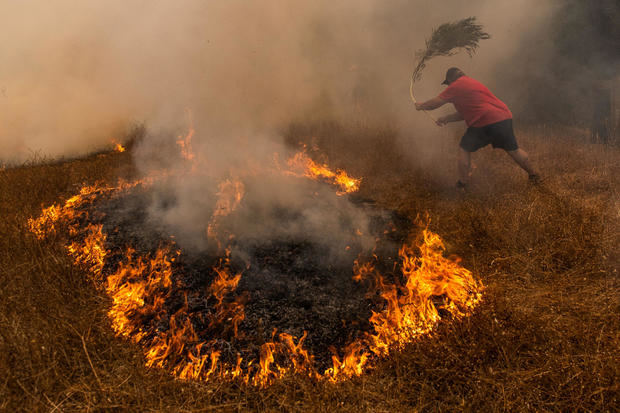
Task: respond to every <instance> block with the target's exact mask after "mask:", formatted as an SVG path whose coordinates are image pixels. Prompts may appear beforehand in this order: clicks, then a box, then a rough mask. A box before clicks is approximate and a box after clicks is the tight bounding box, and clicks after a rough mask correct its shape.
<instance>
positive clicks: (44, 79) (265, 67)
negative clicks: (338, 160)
mask: <svg viewBox="0 0 620 413" xmlns="http://www.w3.org/2000/svg"><path fill="white" fill-rule="evenodd" d="M552 10H553V7H552V6H550V5H540V4H539V2H536V1H534V0H519V1H492V0H474V1H468V2H461V1H457V0H450V1H444V2H440V3H437V2H434V3H431V2H426V1H422V0H419V1H408V0H393V1H390V2H385V1H380V0H345V1H339V2H332V1H328V0H317V1H307V2H290V1H285V0H266V1H260V2H258V1H255V2H249V1H241V0H230V1H223V0H222V1H201V0H183V1H177V2H169V1H153V0H122V1H121V0H110V1H106V2H77V1H71V0H57V1H54V2H48V1H43V0H25V1H21V2H2V3H1V4H0V24H1V25H2V27H3V33H4V47H3V48H2V49H1V50H0V62H1V63H0V89H1V93H0V125H1V128H0V143H1V145H2V148H3V151H2V155H1V159H0V161H2V162H20V161H23V160H25V159H28V158H30V157H32V156H33V154H39V155H42V156H45V157H51V158H55V157H63V156H65V157H67V156H77V155H81V154H85V153H88V152H91V151H94V150H97V149H101V148H104V147H106V145H110V143H111V141H112V140H116V141H118V140H120V139H121V138H122V137H123V136H124V135H125V134H126V133H127V131H128V130H130V129H131V127H132V125H135V124H144V125H146V129H147V133H146V136H145V138H144V139H143V140H142V141H141V143H140V145H139V146H138V147H137V148H136V150H135V161H136V164H137V166H138V168H139V169H140V170H142V171H143V172H144V173H148V171H149V170H151V169H153V168H167V169H174V170H182V169H183V168H185V165H186V163H185V161H184V160H182V159H181V158H179V157H177V156H176V155H173V154H176V153H178V148H177V147H176V143H175V141H176V140H177V139H178V137H179V135H180V136H183V135H184V134H185V133H186V132H187V128H188V127H190V126H191V127H193V128H194V130H195V131H196V132H195V135H193V141H192V148H193V151H194V152H195V154H196V156H197V158H199V159H200V160H201V162H200V164H199V165H200V167H201V168H203V170H202V172H201V174H199V175H197V176H194V177H193V178H192V177H188V176H189V175H188V174H182V176H183V178H182V179H179V180H176V181H175V180H172V181H170V180H169V181H167V182H166V184H165V185H162V187H160V192H158V194H156V195H155V196H154V201H153V204H152V206H151V208H150V210H149V213H150V215H151V217H152V219H153V220H154V221H158V222H162V223H164V224H165V225H169V226H171V227H175V228H177V229H180V232H181V233H183V234H185V236H182V237H181V238H183V240H184V241H183V242H185V244H187V245H192V246H194V247H198V248H201V247H204V245H201V242H202V241H201V237H204V228H205V226H207V225H208V223H209V217H210V216H211V215H212V213H213V211H214V204H215V203H216V201H217V185H218V184H219V183H220V182H222V181H223V180H225V179H229V178H230V177H234V176H236V175H239V172H238V171H243V170H248V169H251V166H252V165H266V164H269V163H272V162H273V154H274V153H279V154H281V156H283V157H286V156H287V155H288V152H287V149H286V148H285V146H284V145H283V143H282V138H281V134H280V132H279V131H281V130H282V129H283V127H285V126H286V125H287V124H288V123H290V122H292V121H301V122H310V121H316V120H321V119H337V120H338V121H341V122H348V121H355V120H356V118H357V117H360V116H362V117H364V119H365V120H366V121H367V122H369V123H370V124H373V123H375V124H389V125H391V126H392V127H394V128H395V129H397V130H399V131H400V135H401V137H402V139H403V141H404V142H408V143H409V145H408V147H407V148H408V149H407V150H409V151H410V153H411V154H412V156H413V154H414V153H416V154H417V155H416V159H417V161H419V162H423V161H426V162H427V163H428V164H430V163H431V160H433V159H435V158H436V157H437V156H439V154H438V153H437V149H436V148H437V145H434V144H433V142H434V141H436V140H437V136H438V134H440V133H444V134H445V133H446V132H439V131H438V129H437V128H436V126H435V125H434V124H433V123H432V122H430V121H429V120H428V119H427V118H426V117H425V116H424V115H423V114H421V113H416V112H415V111H414V110H413V106H412V103H411V102H410V100H409V91H408V85H409V76H410V74H411V70H412V69H413V64H414V61H413V53H414V51H415V50H417V49H420V48H422V47H423V46H424V39H425V37H427V36H428V35H429V34H430V31H431V29H432V28H433V27H437V26H438V25H440V24H442V23H444V22H446V21H453V20H457V19H461V18H464V17H469V16H477V17H478V19H479V21H480V22H481V23H482V24H483V25H484V28H485V30H486V31H488V32H489V33H490V34H491V35H492V39H491V40H488V41H485V42H484V44H482V45H481V47H480V51H479V53H478V54H477V55H476V56H475V57H474V59H469V58H468V57H464V56H454V57H450V58H442V59H437V61H431V63H430V64H429V65H428V66H427V68H426V69H425V72H424V74H423V78H422V81H421V82H419V84H418V85H417V86H416V94H417V96H418V98H419V99H422V100H425V99H428V98H431V97H433V96H436V95H437V94H438V93H439V92H440V91H441V87H440V85H439V84H440V82H441V81H442V80H443V76H444V73H445V70H446V68H447V67H449V66H454V65H457V66H460V67H461V68H462V69H463V70H464V71H465V72H466V73H468V74H470V75H471V76H473V77H475V78H478V79H480V80H481V81H483V83H486V84H487V85H488V86H489V87H490V88H491V90H494V89H495V88H497V89H498V90H502V91H506V90H507V88H506V87H505V86H503V85H501V84H499V83H498V79H500V77H498V76H496V67H497V65H498V64H500V63H501V62H506V61H509V60H510V59H513V58H514V53H515V51H517V50H518V47H519V45H520V43H521V40H522V39H523V38H524V33H527V32H528V30H531V29H533V28H535V27H540V25H541V24H542V23H543V22H544V21H545V19H546V18H548V15H549V13H550V12H551V11H552ZM501 97H502V96H501V95H500V98H501ZM446 110H447V109H446ZM188 113H191V119H188V115H187V114H188ZM434 148H435V149H434ZM263 178H264V176H263ZM244 179H245V181H246V185H247V187H248V188H252V189H251V190H250V191H248V193H247V197H246V201H245V202H246V203H247V204H248V205H251V206H252V207H251V208H249V209H247V210H248V211H267V212H265V214H262V215H258V216H256V215H255V216H249V215H246V216H243V214H242V215H241V216H239V217H238V221H231V222H229V223H228V226H229V229H230V231H238V230H239V228H244V230H245V231H246V234H248V236H256V237H258V236H259V235H260V234H268V235H270V236H272V235H273V236H288V237H291V236H294V235H295V234H304V235H305V236H307V237H312V238H317V239H319V238H321V237H324V234H325V233H326V231H330V232H329V233H330V234H338V233H340V232H342V230H343V227H342V222H344V221H346V222H347V224H346V225H345V226H346V227H347V228H358V229H360V230H361V231H362V232H364V231H365V230H366V229H367V228H368V222H369V217H368V216H367V215H365V214H363V213H360V212H359V211H358V210H356V209H355V208H353V207H352V206H351V205H350V204H348V203H347V202H346V201H344V200H343V199H344V198H338V197H335V196H333V195H328V194H326V193H324V190H318V189H317V188H314V187H308V185H311V184H307V185H301V184H299V182H297V181H295V182H292V181H290V180H287V179H288V178H287V179H285V178H275V177H273V176H271V177H269V178H268V181H267V182H268V184H260V183H259V182H258V181H259V180H258V179H254V178H250V177H248V176H245V177H244ZM257 188H260V190H259V189H257ZM317 193H318V194H320V195H321V196H320V197H318V198H316V197H315V195H313V194H317ZM308 194H310V195H308ZM308 196H310V198H308ZM313 197H314V198H313ZM282 209H287V210H288V211H289V212H290V213H291V215H292V216H295V217H297V218H296V219H294V220H292V219H291V220H288V221H287V222H286V225H277V222H278V220H277V217H273V216H272V215H269V214H272V211H274V210H282ZM320 211H331V212H334V211H335V212H336V213H335V214H332V215H329V214H327V213H321V212H320ZM257 222H259V223H261V224H260V225H258V224H256V223H257ZM268 228H269V229H268ZM274 228H275V229H274ZM276 229H277V231H276ZM273 231H276V232H277V233H273ZM336 238H338V237H336ZM332 241H333V240H332ZM344 242H345V241H344V240H341V239H339V240H337V242H336V243H337V244H339V247H338V248H340V244H342V243H344ZM362 243H363V244H367V243H368V242H367V240H365V241H363V242H362Z"/></svg>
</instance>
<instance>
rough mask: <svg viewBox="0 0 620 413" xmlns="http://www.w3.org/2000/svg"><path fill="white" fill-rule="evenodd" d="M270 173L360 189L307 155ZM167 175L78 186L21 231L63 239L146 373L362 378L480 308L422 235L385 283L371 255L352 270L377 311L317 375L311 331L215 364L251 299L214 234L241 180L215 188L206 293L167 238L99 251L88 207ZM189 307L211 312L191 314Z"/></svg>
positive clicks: (233, 339) (430, 236)
mask: <svg viewBox="0 0 620 413" xmlns="http://www.w3.org/2000/svg"><path fill="white" fill-rule="evenodd" d="M192 134H193V131H191V132H190V134H188V136H187V137H186V139H180V140H179V142H178V143H179V145H180V146H181V149H182V154H183V156H184V157H185V158H186V159H187V161H188V162H190V163H197V162H200V160H199V159H196V158H195V157H194V155H193V154H192V153H191V151H190V149H189V148H190V145H189V143H190V139H191V136H192ZM192 169H193V170H194V171H195V169H196V168H192ZM276 169H277V171H278V173H281V174H286V175H292V176H296V177H299V178H302V177H303V178H304V179H314V180H321V181H324V182H327V183H329V184H331V185H333V186H334V187H335V188H336V191H337V192H338V193H339V194H346V193H352V192H355V191H357V189H358V188H359V183H360V180H357V179H354V178H351V177H349V176H348V175H347V174H346V172H344V171H332V170H331V169H330V168H329V167H328V166H327V165H325V164H318V163H316V162H314V161H313V160H312V159H311V158H310V157H309V156H308V155H307V154H306V153H305V152H300V153H298V154H296V155H295V156H294V157H292V158H291V159H289V161H288V162H287V165H286V167H284V168H283V167H280V166H278V167H277V168H276ZM170 174H174V172H170V171H168V172H166V173H165V174H162V175H160V176H158V177H157V176H152V177H149V178H146V179H143V180H140V181H135V182H120V183H119V185H117V186H114V187H110V186H103V185H94V186H85V187H83V188H82V189H81V190H80V193H79V194H78V195H76V196H74V197H72V198H70V199H68V200H67V201H66V202H65V203H64V205H52V206H50V207H48V208H45V209H44V210H43V212H42V213H41V215H40V216H39V217H37V218H33V219H31V220H29V222H28V225H29V229H30V231H31V232H32V233H34V234H35V236H36V237H37V238H39V239H44V238H45V237H47V236H49V235H50V234H53V233H59V234H63V235H64V236H66V240H67V251H68V253H69V254H70V255H71V257H72V258H73V259H74V261H75V263H76V264H77V265H79V266H80V267H82V268H85V269H87V270H88V272H89V274H90V275H91V277H92V279H93V281H95V283H96V285H97V286H98V287H99V288H101V289H102V290H104V291H105V292H106V293H107V294H108V295H109V296H110V298H111V300H112V303H111V306H110V309H109V311H108V316H109V318H110V320H111V326H112V328H113V330H114V331H115V333H116V334H117V335H118V336H120V337H124V338H126V339H128V340H129V341H131V342H133V343H137V344H139V345H140V346H141V347H142V348H143V351H144V356H145V363H146V365H147V366H149V367H158V368H164V369H167V370H169V371H170V372H171V373H172V374H174V375H175V376H177V377H179V378H183V379H196V380H208V379H213V378H220V379H232V380H240V381H242V382H245V383H247V384H252V385H257V386H266V385H269V384H270V383H272V382H273V381H274V380H276V379H278V378H279V377H282V376H284V375H287V374H290V373H296V374H304V375H308V376H310V377H313V378H316V379H325V380H330V381H334V382H336V381H341V380H345V379H348V378H350V377H353V376H359V375H361V374H362V373H363V371H364V370H365V369H366V368H367V367H368V366H369V365H370V363H369V362H370V361H371V360H372V359H377V358H381V357H386V356H388V355H389V354H390V353H392V352H394V351H398V350H399V349H402V348H403V347H404V346H405V345H407V344H408V343H411V342H412V341H414V340H416V339H417V338H419V337H421V336H424V335H426V334H428V333H430V332H431V331H432V330H433V328H434V327H435V326H436V325H437V323H438V322H439V321H440V320H441V319H442V318H446V317H448V318H451V319H460V318H462V317H464V316H467V315H469V314H471V313H472V311H473V310H474V308H475V307H476V306H477V305H478V304H479V302H480V300H481V297H482V291H483V285H482V283H481V282H480V281H477V280H475V279H474V277H473V275H472V274H471V272H470V271H468V270H467V269H465V268H463V267H462V266H461V265H460V264H459V262H458V260H457V259H455V258H446V257H444V250H445V248H444V246H443V243H442V241H441V239H440V237H439V236H438V235H437V234H435V233H432V232H431V231H429V230H428V229H424V230H423V231H422V234H421V236H418V237H410V238H409V240H407V241H406V242H404V243H403V244H402V246H401V247H400V249H399V250H398V260H397V264H398V265H397V266H396V264H395V268H394V271H393V275H392V276H388V275H386V274H385V273H384V272H383V270H382V269H381V268H380V267H381V266H380V265H379V261H380V258H379V257H377V255H376V254H375V253H374V251H364V253H360V255H359V256H358V258H357V259H356V260H355V261H354V263H353V265H352V272H351V275H350V279H351V281H352V282H354V283H358V284H359V283H363V282H365V283H366V284H367V285H368V286H369V287H368V288H369V291H370V292H371V293H372V294H374V295H375V297H378V299H376V300H375V303H378V304H376V305H375V306H374V308H373V309H372V311H371V315H370V317H369V318H368V320H364V321H365V323H366V324H367V325H368V326H370V328H368V329H366V330H365V331H359V334H356V336H355V337H352V338H351V339H350V341H349V342H348V343H345V344H344V345H342V346H341V347H340V348H338V349H335V350H333V354H332V356H331V365H330V366H329V367H328V368H325V369H321V370H319V369H318V368H317V366H316V363H315V357H314V356H313V355H312V354H310V352H309V351H308V350H307V349H306V347H305V346H304V344H305V341H306V340H307V337H308V334H311V333H312V332H307V331H304V333H303V334H302V335H301V337H299V336H293V335H292V334H289V333H287V332H280V333H278V332H277V331H276V330H273V332H272V333H271V339H270V340H267V341H265V342H262V343H260V344H256V343H254V347H255V349H254V353H253V354H255V355H256V356H255V357H253V358H251V359H250V358H249V357H248V355H247V354H245V355H241V354H239V353H237V354H236V358H235V359H234V360H233V359H231V356H230V355H227V356H224V357H223V351H226V346H228V347H230V345H231V343H233V344H234V343H242V342H243V340H244V338H243V337H242V336H243V334H242V335H241V337H240V332H239V325H240V323H241V322H242V321H243V320H244V318H245V316H246V314H245V311H244V310H245V305H246V303H247V302H248V300H251V299H252V297H248V296H247V294H245V295H244V294H237V291H236V290H237V287H238V286H239V283H240V280H241V279H242V277H243V271H235V270H234V268H233V267H234V265H232V263H231V260H232V257H231V247H230V245H229V244H230V242H231V239H232V237H230V235H229V234H226V235H228V236H227V237H225V236H223V234H219V231H218V229H219V228H218V224H219V222H220V219H221V218H222V217H225V216H228V215H230V214H232V213H233V212H234V211H235V210H236V209H237V208H238V207H239V205H240V203H241V202H242V200H243V191H244V184H243V181H242V180H241V179H238V178H234V179H233V178H230V179H225V180H223V181H222V182H221V183H220V185H219V192H218V194H217V195H218V200H217V202H216V205H215V208H214V212H213V214H212V216H211V219H210V221H209V225H208V227H207V228H206V234H207V236H208V237H209V238H210V239H212V240H214V241H216V243H217V246H218V252H219V258H218V259H217V260H216V261H215V262H213V263H212V265H211V267H210V271H209V282H208V285H207V286H206V288H204V289H203V290H201V291H190V290H188V289H187V288H186V286H187V282H186V281H183V279H182V277H181V276H179V275H178V274H177V273H175V271H178V269H179V268H180V267H179V266H178V265H177V262H178V260H179V258H180V257H181V254H182V251H181V250H180V249H179V248H178V247H177V246H176V244H175V243H174V242H173V241H170V242H167V243H166V244H164V245H160V246H159V247H158V248H157V249H156V250H155V251H154V252H153V253H150V254H142V253H140V252H138V251H137V250H136V249H135V248H132V247H126V248H124V249H123V251H120V250H119V249H118V248H115V249H114V250H112V249H111V248H109V247H110V245H109V243H108V242H107V240H108V238H109V237H110V236H111V235H112V234H110V233H106V232H105V231H103V224H101V223H98V222H97V221H98V220H99V221H101V215H103V214H102V213H101V212H97V211H96V210H95V211H93V210H92V208H90V206H92V205H93V204H94V203H95V201H97V202H100V201H101V200H102V199H113V198H118V197H121V196H124V195H127V194H128V193H131V192H132V191H139V190H144V189H145V188H148V187H150V186H151V185H153V183H154V182H157V181H158V180H160V179H163V178H164V177H165V176H170ZM89 208H90V209H89ZM395 263H396V261H395ZM197 301H200V302H201V303H203V304H201V305H204V306H208V307H209V311H208V312H207V313H204V312H203V313H198V312H196V311H194V308H195V306H196V302H197Z"/></svg>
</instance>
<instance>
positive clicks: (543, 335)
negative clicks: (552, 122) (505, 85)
mask: <svg viewBox="0 0 620 413" xmlns="http://www.w3.org/2000/svg"><path fill="white" fill-rule="evenodd" d="M289 135H290V136H289V138H290V139H293V140H304V139H306V138H309V137H310V136H318V137H319V144H320V146H322V147H325V148H327V152H328V155H329V156H330V158H331V159H332V160H333V161H334V162H336V163H338V164H339V165H340V166H343V167H345V168H346V169H347V170H348V171H350V172H351V174H353V175H356V174H357V175H362V176H364V181H363V184H362V188H361V196H363V197H367V198H372V199H375V200H376V201H377V202H378V203H379V204H380V205H382V206H385V207H387V208H391V209H394V210H397V211H399V212H400V213H402V214H406V215H409V216H411V217H415V216H416V215H417V214H419V213H424V212H425V211H428V213H429V215H430V218H431V229H432V230H434V231H436V232H438V233H439V234H440V235H441V236H442V237H443V238H444V239H445V240H446V242H447V245H448V249H449V252H450V253H453V254H457V255H459V256H461V257H462V258H463V264H464V265H465V266H466V267H467V268H469V269H471V270H472V271H473V272H474V273H475V274H477V275H478V277H480V278H481V279H482V280H483V282H484V283H485V285H487V290H486V292H485V299H484V303H483V304H482V306H481V307H480V308H479V309H478V311H477V312H476V313H475V315H474V316H472V317H471V318H468V319H466V320H464V321H463V322H460V323H455V324H444V325H441V326H440V328H439V329H438V331H437V332H436V333H435V334H434V335H433V336H432V337H428V338H425V339H423V340H421V341H419V342H417V343H415V344H413V345H410V346H408V347H407V349H406V350H405V351H403V352H402V353H400V354H397V355H395V356H394V357H391V358H390V359H389V360H385V361H382V362H380V363H379V364H378V365H377V367H376V368H375V369H374V370H373V371H370V372H369V373H368V374H365V375H364V376H362V377H359V378H356V379H354V380H351V381H349V382H345V383H341V384H337V385H333V384H329V383H317V382H314V381H311V380H309V379H303V378H298V377H289V378H286V379H284V380H282V381H280V382H278V383H276V384H275V385H273V386H271V387H269V388H267V389H264V390H257V389H255V388H252V387H245V386H240V385H238V384H235V383H226V382H217V381H213V382H209V383H195V382H183V381H179V380H175V379H173V378H172V377H170V376H169V375H168V374H167V373H166V372H163V371H158V370H152V369H147V368H145V367H144V365H143V359H142V353H141V351H140V349H138V348H136V347H135V346H133V345H130V344H128V343H126V342H124V341H122V340H120V339H117V338H115V337H114V335H113V333H112V331H111V329H110V326H109V321H108V320H107V318H106V309H107V308H108V306H109V304H110V303H109V301H108V298H107V297H105V296H103V295H102V294H101V293H100V292H98V291H97V290H96V289H95V287H94V286H93V285H92V284H91V283H90V282H89V281H88V280H87V279H86V277H85V276H84V273H83V272H82V271H81V270H80V269H79V268H76V267H74V266H73V265H72V263H71V260H70V259H69V257H67V255H66V254H65V251H64V249H63V247H62V245H61V243H60V241H59V240H56V239H53V238H52V239H49V240H45V241H37V240H35V239H34V238H33V237H31V236H30V235H29V234H28V233H27V231H26V230H25V223H26V220H27V219H28V218H29V217H31V216H36V215H37V214H38V213H39V212H40V210H41V208H42V207H43V206H48V205H50V204H51V203H53V202H58V201H59V200H62V199H65V198H67V197H69V196H71V195H73V194H74V193H75V192H76V191H77V189H78V188H79V187H80V186H81V185H82V184H83V183H93V182H94V181H96V180H104V181H109V182H115V181H116V179H117V177H119V176H122V177H125V178H127V177H129V176H130V175H131V174H132V166H131V158H130V154H128V153H122V154H120V153H109V154H99V155H93V156H90V157H88V158H85V159H79V160H73V161H67V162H57V163H43V164H40V165H32V164H31V165H24V166H22V167H18V168H10V169H4V170H1V171H0V211H1V212H0V213H1V216H2V219H1V220H0V263H1V264H0V372H1V374H0V410H3V411H119V410H121V411H188V412H189V411H326V412H327V411H329V412H333V411H355V412H363V411H369V412H394V411H610V412H612V411H618V410H619V408H620V401H619V400H618V393H619V392H620V384H619V383H620V282H619V275H618V262H619V258H620V256H619V252H618V247H617V246H618V245H619V244H620V225H619V222H620V198H619V192H618V191H619V188H620V186H619V180H620V178H619V177H620V150H619V149H618V148H617V147H613V146H603V145H593V144H587V143H584V140H583V139H581V138H580V137H579V136H577V137H567V136H556V135H555V134H554V132H553V131H551V130H536V131H529V132H527V133H522V134H520V136H519V140H520V143H521V144H522V146H523V147H524V148H525V149H526V150H528V151H529V152H530V155H531V158H532V160H533V161H534V162H535V164H536V165H538V166H539V168H540V169H541V170H542V173H543V176H544V177H545V179H544V182H543V184H542V185H540V186H537V187H532V186H529V185H528V183H527V180H526V176H525V174H524V173H523V172H521V171H519V170H518V169H517V168H516V167H515V166H514V165H512V164H511V163H510V162H509V160H508V159H507V158H506V156H505V155H504V154H502V153H500V152H498V151H492V150H490V149H484V150H482V151H480V152H479V153H478V154H476V156H475V158H474V162H475V163H476V165H477V168H476V170H475V175H474V180H473V185H472V188H471V191H470V192H469V193H467V194H465V195H459V194H457V193H456V192H455V191H454V190H453V188H452V181H453V180H454V177H455V176H456V170H455V165H454V162H455V160H454V157H453V156H447V157H446V159H445V160H444V161H441V162H442V164H443V163H445V165H443V170H442V172H441V173H440V172H437V170H438V168H433V170H431V169H425V168H421V167H419V166H416V163H414V162H413V161H410V160H407V158H406V157H405V156H403V155H402V151H401V150H400V149H398V148H395V147H394V142H393V136H392V135H391V134H390V133H387V132H384V133H374V132H372V131H369V130H362V131H360V130H345V129H342V128H336V127H334V126H333V125H331V126H330V125H324V126H317V127H313V128H307V129H304V128H297V129H294V130H291V132H290V133H289ZM360 136H361V137H362V138H363V139H360ZM353 142H355V143H356V144H355V145H353V146H351V143H353ZM443 145H444V146H445V147H444V148H443V150H444V151H445V153H450V154H451V153H453V152H454V149H455V148H456V143H455V140H454V139H453V138H448V139H446V140H445V142H444V143H443ZM345 148H346V150H345ZM351 148H354V149H351Z"/></svg>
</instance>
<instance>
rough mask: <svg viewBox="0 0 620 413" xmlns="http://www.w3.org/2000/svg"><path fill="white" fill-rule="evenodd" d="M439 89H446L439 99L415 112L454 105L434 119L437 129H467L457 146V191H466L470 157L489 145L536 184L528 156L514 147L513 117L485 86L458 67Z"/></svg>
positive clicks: (429, 102)
mask: <svg viewBox="0 0 620 413" xmlns="http://www.w3.org/2000/svg"><path fill="white" fill-rule="evenodd" d="M442 85H448V87H447V88H446V90H444V91H443V92H442V93H441V94H440V95H439V96H437V97H436V98H433V99H431V100H428V101H426V102H424V103H416V104H415V108H416V109H417V110H433V109H437V108H439V107H441V106H443V105H445V104H446V103H453V104H454V107H455V108H456V110H457V111H456V112H455V113H452V114H450V115H446V116H442V117H440V118H439V119H437V121H436V123H437V125H438V126H443V125H445V124H446V123H449V122H458V121H460V120H465V123H466V124H467V126H468V128H467V131H466V132H465V135H463V137H462V138H461V143H460V145H459V146H460V150H459V155H458V170H459V180H458V182H457V183H456V186H457V188H459V189H465V188H466V187H467V184H468V183H469V175H470V168H471V153H472V152H476V151H477V150H478V149H480V148H482V147H484V146H486V145H488V144H491V145H493V147H494V148H502V149H504V150H505V151H506V152H507V153H508V155H510V157H511V158H512V159H513V160H514V161H515V162H516V163H517V165H519V166H520V167H521V168H523V170H525V171H526V172H527V173H528V174H529V180H530V182H532V183H538V182H539V181H540V177H539V175H538V173H536V171H534V169H533V168H532V165H531V164H530V161H529V159H528V156H527V153H526V152H525V151H524V150H523V149H519V146H518V145H517V140H516V138H515V135H514V132H513V130H512V113H511V112H510V110H509V109H508V106H506V104H505V103H504V102H502V101H501V100H499V99H498V98H497V97H495V95H493V93H491V92H490V91H489V89H487V87H486V86H484V85H483V84H482V83H480V82H478V81H477V80H474V79H472V78H470V77H468V76H465V73H463V72H462V71H461V70H460V69H459V68H457V67H451V68H450V69H448V71H447V72H446V79H445V80H444V81H443V82H442Z"/></svg>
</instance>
